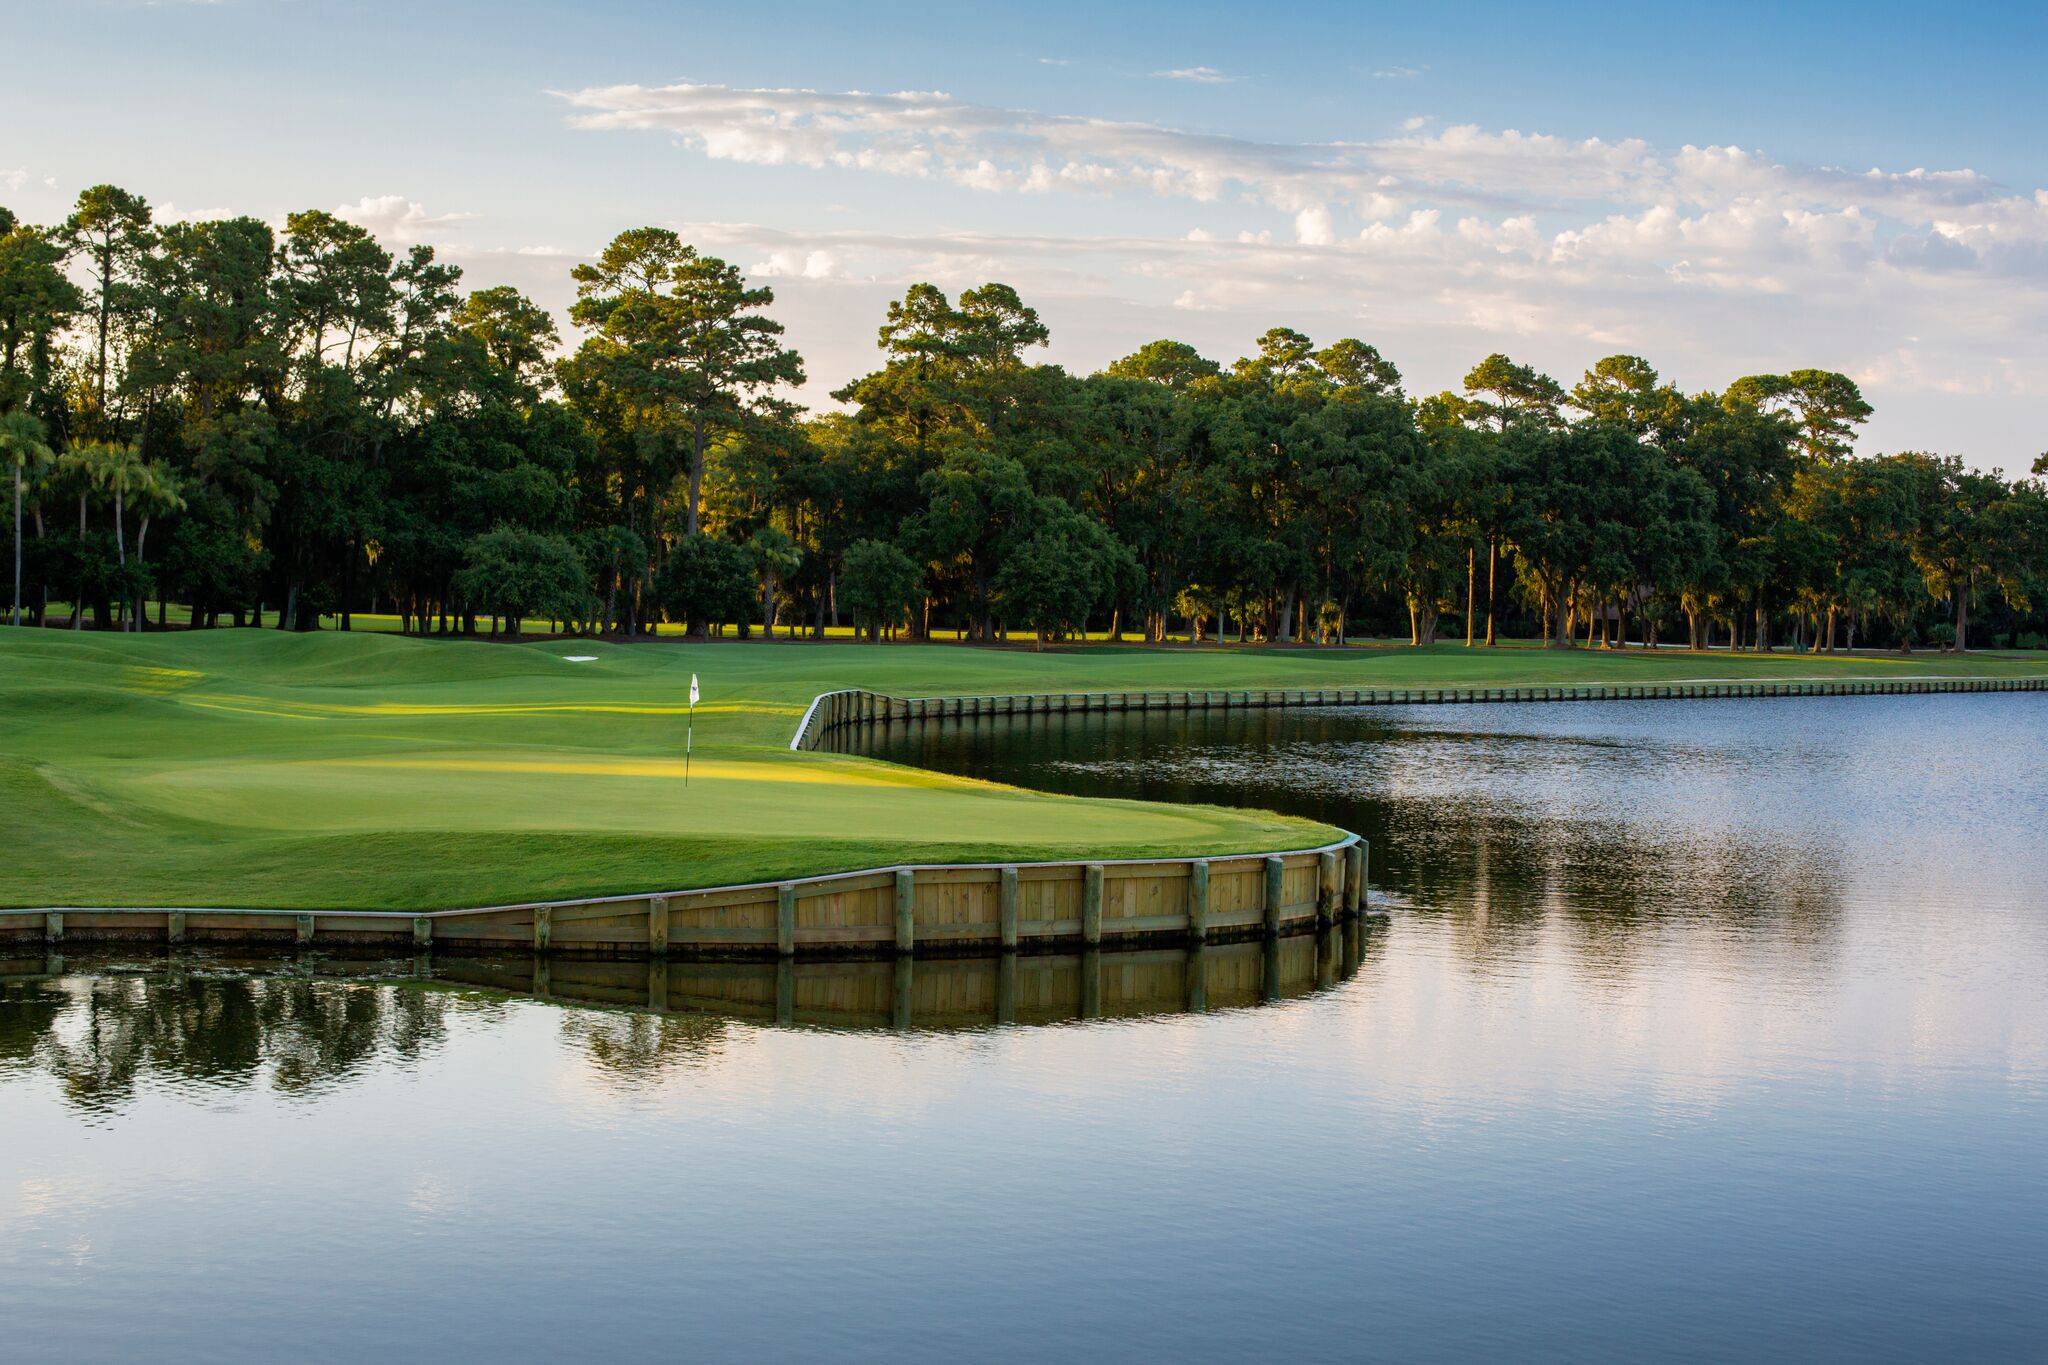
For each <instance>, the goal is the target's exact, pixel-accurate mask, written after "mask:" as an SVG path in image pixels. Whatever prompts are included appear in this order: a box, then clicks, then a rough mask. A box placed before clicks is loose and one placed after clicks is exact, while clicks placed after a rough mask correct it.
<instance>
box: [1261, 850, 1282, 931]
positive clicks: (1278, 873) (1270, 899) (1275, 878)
mask: <svg viewBox="0 0 2048 1365" xmlns="http://www.w3.org/2000/svg"><path fill="white" fill-rule="evenodd" d="M1286 872H1287V864H1286V863H1284V862H1283V861H1281V859H1280V858H1279V857H1278V856H1277V855H1276V856H1274V857H1270V858H1268V859H1266V905H1265V910H1266V932H1267V933H1268V934H1277V933H1279V932H1280V881H1281V878H1282V877H1284V876H1285V875H1286Z"/></svg>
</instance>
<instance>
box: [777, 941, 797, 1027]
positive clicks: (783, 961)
mask: <svg viewBox="0 0 2048 1365" xmlns="http://www.w3.org/2000/svg"><path fill="white" fill-rule="evenodd" d="M775 1022H776V1023H778V1024H793V1023H795V1022H796V959H794V958H788V957H784V958H778V959H776V962H775Z"/></svg>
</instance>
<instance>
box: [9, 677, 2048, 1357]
mask: <svg viewBox="0 0 2048 1365" xmlns="http://www.w3.org/2000/svg"><path fill="white" fill-rule="evenodd" d="M875 751H876V752H878V753H881V754H883V755H885V756H888V757H892V758H897V759H900V760H903V761H909V762H916V763H922V764H927V765H930V766H934V767H941V768H946V769H950V770H955V771H961V772H967V773H973V774H977V775H982V776H988V777H994V778H998V779H1001V780H1005V781H1014V782H1019V783H1025V784H1029V785H1033V786H1039V787H1044V788H1049V789H1053V790H1059V791H1067V792H1074V793H1115V794H1119V795H1141V796H1154V797H1160V798H1164V799H1172V800H1180V801H1209V802H1218V803H1239V804H1244V803H1250V804H1258V805H1264V806H1271V807H1275V808H1279V809H1283V810H1288V811H1293V812H1297V813H1301V814H1306V815H1312V816H1316V817H1318V818H1321V819H1325V820H1328V821H1330V822H1333V823H1336V824H1340V825H1343V826H1345V827H1346V828H1349V829H1353V830H1356V831H1358V832H1360V833H1362V834H1364V835H1366V836H1367V837H1368V838H1369V839H1370V840H1371V841H1372V862H1373V866H1372V882H1373V896H1374V901H1375V904H1376V906H1378V907H1379V908H1383V909H1385V910H1386V911H1388V917H1387V918H1386V920H1385V921H1383V922H1379V923H1376V924H1373V925H1371V926H1367V927H1363V928H1353V929H1350V930H1349V931H1341V932H1335V933H1332V934H1329V935H1325V936H1323V937H1322V938H1320V939H1318V938H1309V937H1303V938H1295V939H1288V940H1284V941H1282V942H1281V943H1278V944H1273V945H1262V944H1240V945H1230V946H1225V947H1212V948H1209V949H1207V950H1204V951H1201V952H1199V953H1190V952H1186V951H1182V950H1178V949H1158V950H1146V951H1143V952H1137V953H1118V952H1111V953H1103V954H1089V955H1085V956H1084V955H1064V956H1052V957H1025V958H1021V959H1018V958H1012V959H1010V960H1008V961H1007V962H1005V961H1002V960H997V959H981V960H978V961H971V962H953V963H948V962H932V961H918V962H916V963H914V964H896V963H889V962H879V963H875V962H870V963H817V964H811V963H806V964H800V965H797V966H794V967H789V966H785V967H781V968H778V967H777V966H775V965H774V964H738V963H716V964H693V963H671V964H667V965H666V966H655V967H652V968H650V966H649V965H648V964H645V963H639V964H629V963H576V962H563V961H556V962H549V963H541V964H535V963H534V962H532V961H530V960H526V959H519V958H513V959H502V960H501V959H458V958H444V959H442V960H440V961H436V962H432V963H428V962H426V961H424V960H421V961H415V960H412V959H399V960H392V961H379V960H370V961H361V962H350V961H340V960H336V959H333V958H328V957H322V958H314V959H307V960H305V961H301V962H297V963H282V964H280V963H255V962H237V961H236V960H234V959H233V958H231V957H228V956H225V955H220V954H214V955H204V954H199V955H185V956H181V957H179V958H176V959H166V958H164V957H162V956H159V955H155V954H149V953H141V952H138V953H134V954H129V955H126V956H124V955H120V954H113V955H108V956H101V957H95V958H70V959H64V960H46V959H43V958H41V957H29V958H14V959H8V960H5V961H0V1308H4V1310H5V1312H6V1315H7V1321H8V1324H9V1328H10V1331H9V1334H8V1342H9V1346H8V1348H7V1351H6V1355H7V1356H8V1357H9V1358H10V1359H45V1358H47V1359H65V1360H81V1359H113V1358H133V1357H136V1356H147V1357H150V1358H153V1359H202V1358H203V1359H270V1358H277V1357H279V1356H287V1355H289V1356H295V1357H322V1358H342V1357H355V1358H359V1357H361V1356H362V1355H365V1354H369V1353H372V1352H374V1353H375V1354H376V1355H378V1356H381V1357H385V1358H390V1359H420V1358H430V1357H446V1356H449V1355H451V1354H460V1355H463V1356H469V1355H479V1354H485V1353H492V1354H502V1355H509V1356H521V1357H529V1356H534V1355H539V1354H548V1355H552V1356H559V1357H564V1358H572V1359H573V1358H597V1357H616V1356H627V1355H633V1356H640V1355H653V1354H655V1353H657V1352H659V1353H661V1354H663V1355H667V1356H675V1357H683V1358H689V1357H697V1358H713V1359H760V1358H791V1357H799V1356H819V1355H829V1356H832V1357H838V1358H854V1359H867V1360H882V1359H889V1360H903V1359H911V1360H925V1359H932V1360H936V1359H953V1360H958V1359H992V1360H1073V1359H1077V1358H1095V1357H1101V1356H1111V1355H1115V1356H1124V1357H1133V1358H1142V1359H1180V1358H1203V1359H1209V1358H1239V1359H1243V1358H1258V1359H1262V1360H1274V1359H1281V1360H1285V1359H1298V1360H1337V1359H1346V1360H1348V1359H1358V1358H1386V1359H1401V1360H1413V1359H1427V1358H1458V1357H1472V1356H1493V1357H1501V1356H1513V1357H1516V1358H1521V1359H1571V1360H1629V1361H1634V1360H1642V1359H1650V1358H1654V1359H1675V1360H1725V1359H1728V1358H1731V1357H1743V1358H1775V1359H1811V1358H1813V1357H1815V1356H1828V1357H1851V1356H1853V1357H1856V1358H1859V1359H1897V1360H1909V1359H1925V1358H1928V1357H1931V1356H1942V1357H1958V1356H1969V1357H1977V1358H1985V1357H1999V1358H2020V1357H2031V1358H2039V1357H2040V1354H2041V1352H2042V1349H2043V1347H2042V1343H2043V1342H2044V1341H2048V1291H2044V1290H2043V1288H2042V1284H2041V1274H2042V1267H2043V1266H2044V1265H2048V984H2044V983H2048V904H2044V902H2048V891H2044V885H2048V877H2044V873H2048V851H2044V847H2043V833H2044V831H2048V697H2041V696H2037V695H2027V694H1992V695H1983V696H1954V697H1944V696H1925V697H1893V698H1834V699H1813V700H1775V701H1722V702H1694V703H1671V702H1615V703H1581V704H1552V705H1489V706H1448V707H1413V708H1399V709H1396V708H1368V709H1361V710H1329V711H1308V712H1295V711H1286V712H1279V711H1276V712H1233V713H1223V714H1208V715H1201V714H1197V715H1185V714H1182V715H1171V714H1150V713H1148V714H1139V715H1129V716H1107V717H1104V716H1090V717H1086V718H1073V719H1071V720H1066V721H1063V722H1062V723H1060V724H1058V725H1053V724H1048V723H1046V722H1044V721H1037V722H1032V721H1021V720H1020V721H1011V722H997V723H984V724H982V725H979V726H974V727H954V728H947V729H939V730H933V731H929V732H927V733H924V734H920V735H915V736H908V737H906V736H905V735H904V734H903V733H902V732H901V731H900V730H899V731H897V732H895V733H894V734H893V735H889V736H884V737H882V738H881V739H879V740H877V741H875Z"/></svg>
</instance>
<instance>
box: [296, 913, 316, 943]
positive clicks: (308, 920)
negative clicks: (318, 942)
mask: <svg viewBox="0 0 2048 1365" xmlns="http://www.w3.org/2000/svg"><path fill="white" fill-rule="evenodd" d="M295 924H296V928H295V931H294V936H295V937H296V938H297V940H298V941H299V942H300V943H311V942H312V941H313V917H312V916H311V915H300V916H298V917H297V919H296V921H295Z"/></svg>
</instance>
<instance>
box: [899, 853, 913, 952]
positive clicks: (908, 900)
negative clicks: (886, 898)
mask: <svg viewBox="0 0 2048 1365" xmlns="http://www.w3.org/2000/svg"><path fill="white" fill-rule="evenodd" d="M916 909H917V874H916V873H914V872H912V871H911V870H910V869H909V868H907V867H899V868H897V869H896V951H897V952H899V953H907V952H910V951H912V950H913V949H914V948H916V946H917V928H916V923H915V911H916Z"/></svg>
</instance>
